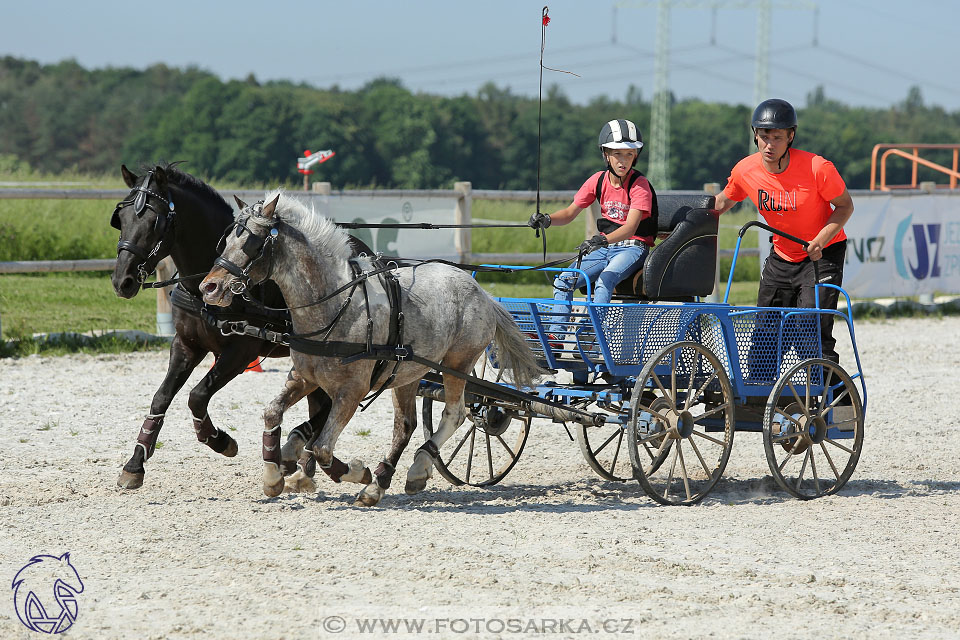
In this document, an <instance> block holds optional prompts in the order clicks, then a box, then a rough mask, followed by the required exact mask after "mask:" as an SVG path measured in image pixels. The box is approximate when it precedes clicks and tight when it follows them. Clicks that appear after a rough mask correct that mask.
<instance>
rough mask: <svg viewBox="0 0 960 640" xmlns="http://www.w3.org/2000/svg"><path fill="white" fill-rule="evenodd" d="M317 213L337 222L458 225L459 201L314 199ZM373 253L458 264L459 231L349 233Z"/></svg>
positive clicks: (354, 231)
mask: <svg viewBox="0 0 960 640" xmlns="http://www.w3.org/2000/svg"><path fill="white" fill-rule="evenodd" d="M312 200H313V202H314V203H315V206H316V207H317V211H318V212H320V213H321V214H323V215H324V216H326V217H328V218H332V219H333V220H336V221H337V222H365V223H377V224H396V223H424V222H425V223H429V224H456V220H455V219H456V210H457V198H456V197H455V196H451V197H449V198H444V197H430V196H413V195H411V196H409V197H407V196H397V197H394V196H384V197H373V196H371V197H364V196H340V195H336V194H334V195H330V196H314V197H313V198H312ZM346 231H347V232H348V233H349V234H350V235H352V236H354V237H356V238H359V239H360V240H363V241H364V242H365V243H367V246H369V247H370V248H371V249H373V250H374V251H376V252H378V253H383V254H384V255H388V256H400V257H402V258H442V259H444V260H452V261H457V260H458V259H459V255H458V253H457V246H456V236H457V230H456V229H347V230H346Z"/></svg>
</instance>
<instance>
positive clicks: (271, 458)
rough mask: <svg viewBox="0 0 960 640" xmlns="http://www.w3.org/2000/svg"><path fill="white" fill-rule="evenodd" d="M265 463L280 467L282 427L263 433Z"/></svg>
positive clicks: (262, 451)
mask: <svg viewBox="0 0 960 640" xmlns="http://www.w3.org/2000/svg"><path fill="white" fill-rule="evenodd" d="M261 453H262V454H263V461H264V462H272V463H274V464H275V465H277V466H278V467H279V466H280V425H277V426H275V427H274V428H273V429H270V430H269V431H267V430H266V429H265V430H264V431H263V443H262V448H261Z"/></svg>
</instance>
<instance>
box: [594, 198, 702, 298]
mask: <svg viewBox="0 0 960 640" xmlns="http://www.w3.org/2000/svg"><path fill="white" fill-rule="evenodd" d="M657 203H658V206H659V217H658V220H657V222H658V224H657V227H658V234H657V238H658V242H657V244H656V246H655V247H654V248H653V250H651V251H650V253H649V254H648V255H647V259H646V261H645V262H644V264H643V269H641V270H640V271H638V272H637V274H636V275H635V276H633V277H631V278H627V279H626V280H624V281H623V282H621V283H620V284H618V285H617V287H616V289H614V292H613V298H614V299H615V300H622V301H644V302H647V301H650V302H653V301H663V302H692V301H693V300H694V298H696V297H703V296H708V295H710V294H711V293H713V285H714V281H715V280H716V271H717V230H718V229H719V226H720V215H719V214H718V213H717V212H716V210H715V209H714V207H715V206H716V199H715V198H714V197H713V196H710V195H707V194H691V195H686V194H672V193H668V194H660V195H658V196H657Z"/></svg>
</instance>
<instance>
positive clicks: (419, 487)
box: [403, 478, 427, 496]
mask: <svg viewBox="0 0 960 640" xmlns="http://www.w3.org/2000/svg"><path fill="white" fill-rule="evenodd" d="M426 488H427V478H415V479H413V480H407V483H406V484H405V485H403V492H404V493H406V494H407V495H408V496H412V495H413V494H415V493H420V492H421V491H423V490H424V489H426Z"/></svg>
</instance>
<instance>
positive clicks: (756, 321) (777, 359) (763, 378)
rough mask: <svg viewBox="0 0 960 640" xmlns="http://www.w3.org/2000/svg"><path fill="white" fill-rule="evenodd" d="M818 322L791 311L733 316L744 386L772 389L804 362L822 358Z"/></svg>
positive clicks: (810, 314)
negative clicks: (809, 359) (782, 377)
mask: <svg viewBox="0 0 960 640" xmlns="http://www.w3.org/2000/svg"><path fill="white" fill-rule="evenodd" d="M818 318H819V313H817V312H816V310H806V311H805V310H797V309H789V308H784V309H755V310H749V311H742V312H737V313H731V314H730V320H731V322H732V324H733V332H734V336H735V337H736V341H737V356H736V357H737V359H738V361H739V363H740V371H741V372H742V374H743V382H744V384H747V385H765V386H769V385H772V384H774V383H775V382H776V381H777V379H779V378H780V376H781V375H782V374H783V373H784V372H785V371H786V370H787V369H789V368H790V367H792V366H793V365H795V364H796V363H798V362H800V361H801V360H806V359H808V358H819V357H821V350H820V324H819V322H818Z"/></svg>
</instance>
